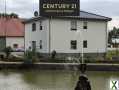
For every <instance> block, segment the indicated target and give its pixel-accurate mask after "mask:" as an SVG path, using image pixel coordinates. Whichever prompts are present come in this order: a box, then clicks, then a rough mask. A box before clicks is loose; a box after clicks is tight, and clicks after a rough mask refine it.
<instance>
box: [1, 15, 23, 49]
mask: <svg viewBox="0 0 119 90" xmlns="http://www.w3.org/2000/svg"><path fill="white" fill-rule="evenodd" d="M8 46H10V47H11V48H12V49H13V50H15V51H16V50H20V51H21V50H22V51H23V50H24V24H23V21H22V20H21V19H20V18H16V17H13V16H12V17H10V16H7V17H6V16H0V51H2V50H3V49H4V48H6V47H8Z"/></svg>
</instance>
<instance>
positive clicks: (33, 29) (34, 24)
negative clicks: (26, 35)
mask: <svg viewBox="0 0 119 90" xmlns="http://www.w3.org/2000/svg"><path fill="white" fill-rule="evenodd" d="M32 31H36V23H33V24H32Z"/></svg>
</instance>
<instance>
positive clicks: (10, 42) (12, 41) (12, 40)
mask: <svg viewBox="0 0 119 90" xmlns="http://www.w3.org/2000/svg"><path fill="white" fill-rule="evenodd" d="M14 45H17V46H18V47H17V48H16V49H20V50H23V49H24V37H7V38H6V46H11V47H12V48H13V49H14Z"/></svg>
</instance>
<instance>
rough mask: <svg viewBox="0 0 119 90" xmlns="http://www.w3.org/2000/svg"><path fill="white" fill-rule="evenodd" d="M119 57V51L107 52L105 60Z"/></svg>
mask: <svg viewBox="0 0 119 90" xmlns="http://www.w3.org/2000/svg"><path fill="white" fill-rule="evenodd" d="M115 56H119V50H113V51H108V52H107V54H106V58H107V59H109V60H112V57H115Z"/></svg>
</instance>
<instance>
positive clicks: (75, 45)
mask: <svg viewBox="0 0 119 90" xmlns="http://www.w3.org/2000/svg"><path fill="white" fill-rule="evenodd" d="M71 49H77V41H76V40H71Z"/></svg>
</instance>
